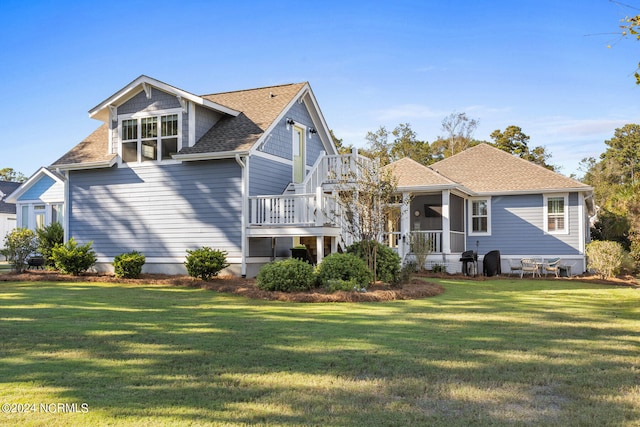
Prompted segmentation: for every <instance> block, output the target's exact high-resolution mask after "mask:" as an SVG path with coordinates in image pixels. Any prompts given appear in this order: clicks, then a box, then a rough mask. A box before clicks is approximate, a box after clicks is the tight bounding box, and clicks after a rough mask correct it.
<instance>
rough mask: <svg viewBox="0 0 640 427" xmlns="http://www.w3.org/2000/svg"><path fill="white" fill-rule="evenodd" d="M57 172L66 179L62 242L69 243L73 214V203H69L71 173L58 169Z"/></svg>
mask: <svg viewBox="0 0 640 427" xmlns="http://www.w3.org/2000/svg"><path fill="white" fill-rule="evenodd" d="M56 172H58V173H59V174H61V175H63V176H64V177H65V178H66V179H65V180H64V193H63V197H62V206H63V212H64V214H63V215H64V217H63V220H62V231H63V238H62V240H63V241H64V242H65V243H67V241H68V240H69V231H70V230H69V215H70V213H71V202H70V201H69V171H64V172H62V171H61V170H60V169H57V170H56Z"/></svg>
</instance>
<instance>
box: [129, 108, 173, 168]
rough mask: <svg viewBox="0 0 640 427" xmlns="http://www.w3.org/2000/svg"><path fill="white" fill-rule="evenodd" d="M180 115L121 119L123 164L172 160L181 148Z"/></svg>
mask: <svg viewBox="0 0 640 427" xmlns="http://www.w3.org/2000/svg"><path fill="white" fill-rule="evenodd" d="M180 127H181V115H180V114H178V113H172V114H157V115H144V116H140V117H135V116H133V117H131V118H124V117H123V118H121V119H120V137H121V141H122V142H121V144H122V149H121V153H120V154H121V156H122V161H123V162H124V163H142V162H149V161H163V160H171V156H172V155H173V154H176V153H177V152H178V150H179V148H180V141H179V140H180Z"/></svg>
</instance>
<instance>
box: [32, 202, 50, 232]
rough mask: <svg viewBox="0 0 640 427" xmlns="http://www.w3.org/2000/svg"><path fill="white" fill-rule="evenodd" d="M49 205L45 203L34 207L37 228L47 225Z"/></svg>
mask: <svg viewBox="0 0 640 427" xmlns="http://www.w3.org/2000/svg"><path fill="white" fill-rule="evenodd" d="M46 209H47V207H46V206H45V205H35V206H34V207H33V216H34V218H35V220H36V221H35V225H36V230H40V229H41V228H44V226H45V218H46V213H47V210H46Z"/></svg>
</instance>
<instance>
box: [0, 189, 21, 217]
mask: <svg viewBox="0 0 640 427" xmlns="http://www.w3.org/2000/svg"><path fill="white" fill-rule="evenodd" d="M18 187H20V183H19V182H11V181H0V213H2V214H15V213H16V205H15V204H14V203H11V202H7V201H6V197H7V196H8V195H9V194H11V193H13V192H14V191H16V189H17V188H18Z"/></svg>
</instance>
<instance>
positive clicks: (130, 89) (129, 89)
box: [89, 75, 240, 121]
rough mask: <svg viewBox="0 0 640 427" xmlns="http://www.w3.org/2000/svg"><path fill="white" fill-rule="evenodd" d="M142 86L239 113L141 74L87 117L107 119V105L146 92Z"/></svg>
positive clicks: (216, 109) (227, 111) (220, 110)
mask: <svg viewBox="0 0 640 427" xmlns="http://www.w3.org/2000/svg"><path fill="white" fill-rule="evenodd" d="M144 87H148V88H149V91H150V90H151V89H150V88H151V87H155V88H157V89H159V90H161V91H163V92H166V93H169V94H172V95H175V96H181V97H182V98H185V99H187V100H189V101H192V102H194V103H196V104H198V105H202V106H203V107H207V108H209V109H212V110H215V111H219V112H221V113H223V114H227V115H230V116H234V117H235V116H237V115H238V114H240V111H237V110H234V109H231V108H229V107H225V106H224V105H221V104H218V103H216V102H212V101H209V100H207V99H204V98H203V97H201V96H197V95H194V94H192V93H189V92H187V91H184V90H182V89H178V88H177V87H174V86H171V85H168V84H166V83H163V82H161V81H159V80H156V79H154V78H151V77H148V76H145V75H142V76H140V77H138V78H137V79H135V80H134V81H132V82H131V83H129V84H128V85H126V86H125V87H123V88H122V89H120V90H119V91H117V92H116V93H115V94H113V95H111V96H110V97H109V98H107V99H106V100H104V101H102V102H101V103H100V104H98V105H97V106H95V107H94V108H92V109H91V110H89V117H91V118H94V119H98V120H102V121H107V120H108V119H109V113H108V110H109V109H108V108H107V106H108V105H121V104H123V103H125V102H126V101H128V100H129V99H131V98H133V97H134V96H135V95H137V94H138V93H140V92H141V91H143V90H145V92H146V90H147V89H144ZM105 112H106V113H105Z"/></svg>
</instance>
